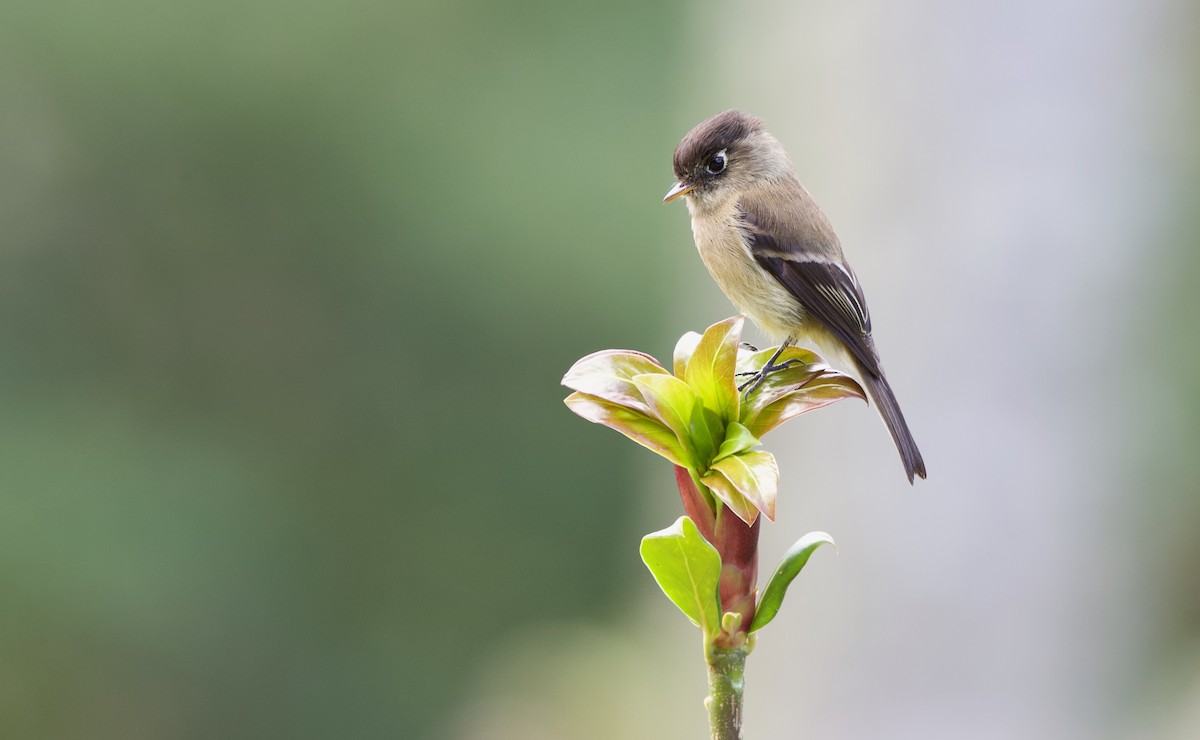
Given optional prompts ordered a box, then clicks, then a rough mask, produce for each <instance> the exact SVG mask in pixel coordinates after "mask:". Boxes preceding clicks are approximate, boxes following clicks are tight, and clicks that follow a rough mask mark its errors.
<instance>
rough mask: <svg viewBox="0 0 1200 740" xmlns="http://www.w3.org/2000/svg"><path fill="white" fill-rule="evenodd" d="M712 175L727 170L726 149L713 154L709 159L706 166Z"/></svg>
mask: <svg viewBox="0 0 1200 740" xmlns="http://www.w3.org/2000/svg"><path fill="white" fill-rule="evenodd" d="M704 169H706V170H708V174H710V175H719V174H721V173H722V172H724V171H725V150H724V149H722V150H721V151H719V152H717V153H716V154H714V155H712V159H710V160H708V164H707V165H705V166H704Z"/></svg>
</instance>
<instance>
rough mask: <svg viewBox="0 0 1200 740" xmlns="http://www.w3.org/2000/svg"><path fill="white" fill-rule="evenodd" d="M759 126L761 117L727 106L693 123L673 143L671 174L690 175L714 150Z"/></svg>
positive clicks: (723, 146) (732, 143)
mask: <svg viewBox="0 0 1200 740" xmlns="http://www.w3.org/2000/svg"><path fill="white" fill-rule="evenodd" d="M762 129H763V122H762V120H760V119H758V118H755V117H754V116H752V115H750V114H748V113H743V112H741V111H740V110H727V111H725V112H724V113H718V114H717V115H715V116H713V117H712V118H709V119H708V120H706V121H703V122H701V123H699V124H697V125H696V127H695V128H694V129H692V130H691V131H689V132H688V134H687V136H684V137H683V140H682V141H680V142H679V146H677V147H675V162H674V165H675V176H676V177H678V178H680V179H681V180H685V179H687V178H689V177H691V176H693V175H694V174H695V172H696V169H697V168H698V166H699V165H700V164H702V163H704V162H707V161H708V159H709V158H710V157H712V156H713V155H714V154H716V153H717V152H719V151H721V150H722V149H730V148H732V147H734V146H735V145H736V144H737V143H738V142H740V141H742V140H743V139H745V138H746V137H747V136H749V135H750V134H752V133H754V132H755V131H761V130H762Z"/></svg>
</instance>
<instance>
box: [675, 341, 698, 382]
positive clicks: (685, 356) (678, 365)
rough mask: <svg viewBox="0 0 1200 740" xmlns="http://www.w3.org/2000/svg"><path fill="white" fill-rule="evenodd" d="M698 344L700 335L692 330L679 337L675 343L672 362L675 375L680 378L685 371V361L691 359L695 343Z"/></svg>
mask: <svg viewBox="0 0 1200 740" xmlns="http://www.w3.org/2000/svg"><path fill="white" fill-rule="evenodd" d="M697 344H700V335H699V334H697V333H696V332H694V331H689V332H688V333H687V334H684V335H683V336H682V337H680V338H679V341H678V342H676V343H675V355H674V358H673V359H674V362H673V363H672V365H673V367H674V368H675V375H676V377H680V378H682V377H683V376H684V374H685V373H686V372H687V363H688V360H689V359H691V357H692V354H693V353H694V352H695V351H696V345H697Z"/></svg>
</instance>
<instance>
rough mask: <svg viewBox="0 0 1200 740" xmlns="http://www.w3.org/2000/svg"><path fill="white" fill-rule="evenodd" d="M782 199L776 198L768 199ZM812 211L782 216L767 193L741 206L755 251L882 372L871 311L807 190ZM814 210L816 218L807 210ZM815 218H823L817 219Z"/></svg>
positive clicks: (765, 265)
mask: <svg viewBox="0 0 1200 740" xmlns="http://www.w3.org/2000/svg"><path fill="white" fill-rule="evenodd" d="M770 200H771V201H778V199H770ZM802 202H803V203H804V205H805V206H807V207H809V208H811V209H812V210H813V211H814V213H813V214H803V215H805V216H806V217H805V218H798V217H797V216H799V215H801V214H788V215H789V216H792V217H791V218H779V217H778V215H777V213H776V212H775V211H774V210H773V208H775V207H774V206H773V205H771V204H770V202H769V201H768V200H767V199H764V198H757V197H753V196H746V197H743V198H742V199H741V200H740V201H739V203H738V208H739V211H740V213H741V217H742V221H743V228H744V232H745V235H746V241H747V244H748V245H749V247H750V252H751V254H753V255H754V259H755V260H757V261H758V264H760V265H762V267H763V269H765V270H766V271H767V272H769V273H771V275H772V276H774V278H775V279H776V280H778V281H779V283H780V284H781V285H783V287H784V288H786V289H787V290H788V292H790V293H791V294H792V295H793V296H795V297H796V300H798V301H799V302H800V304H801V305H802V306H803V307H804V309H805V311H806V312H807V313H808V314H810V315H811V316H812V317H813V318H815V319H817V320H818V321H820V322H821V324H822V325H824V326H825V328H826V329H828V330H829V331H831V332H832V333H833V334H834V335H835V336H836V337H838V338H839V339H841V340H842V342H843V343H844V344H845V345H846V347H847V348H849V349H850V351H851V352H852V353H853V354H854V356H855V357H856V358H857V359H858V361H859V362H860V363H861V364H862V366H863V368H864V369H865V370H867V371H868V372H870V373H871V374H872V375H878V374H879V355H878V354H877V353H876V351H875V342H874V341H873V340H872V339H871V315H870V313H869V312H868V311H867V302H866V299H865V298H864V297H863V293H862V288H861V287H859V284H858V278H856V277H855V276H854V272H853V271H852V270H851V269H850V266H849V265H847V264H846V263H845V260H844V259H843V258H842V255H841V248H840V247H839V246H838V244H837V241H836V239H837V237H835V236H834V235H833V231H832V229H831V228H829V227H828V223H827V222H826V221H825V219H824V216H823V215H821V214H820V212H819V211H816V206H815V204H812V203H811V201H810V200H809V198H808V195H807V193H804V200H803V201H802ZM809 215H811V216H812V218H808V217H807V216H809ZM813 218H815V219H819V223H818V224H814V223H813V220H812V219H813Z"/></svg>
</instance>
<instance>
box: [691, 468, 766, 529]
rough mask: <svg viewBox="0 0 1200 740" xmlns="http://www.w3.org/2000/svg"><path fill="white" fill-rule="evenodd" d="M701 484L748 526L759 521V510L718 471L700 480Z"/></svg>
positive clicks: (709, 473)
mask: <svg viewBox="0 0 1200 740" xmlns="http://www.w3.org/2000/svg"><path fill="white" fill-rule="evenodd" d="M700 482H701V483H702V484H703V485H704V486H705V487H706V488H707V489H708V490H710V491H712V493H713V495H714V496H716V497H717V498H718V499H720V501H721V502H722V503H724V504H725V505H726V506H728V507H729V510H730V511H732V512H733V513H734V514H736V515H737V518H738V519H741V520H742V521H743V522H745V523H746V524H748V525H753V524H754V520H756V519H758V514H759V509H758V507H757V506H755V505H754V503H753V502H752V501H750V499H748V498H746V497H745V496H744V495H742V492H741V491H739V490H738V489H737V486H735V485H733V483H732V482H730V480H729V479H728V478H726V477H725V476H724V475H722V474H721V473H720V472H719V471H717V470H711V471H709V472H708V473H706V474H705V475H704V477H702V478H701V479H700Z"/></svg>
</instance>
